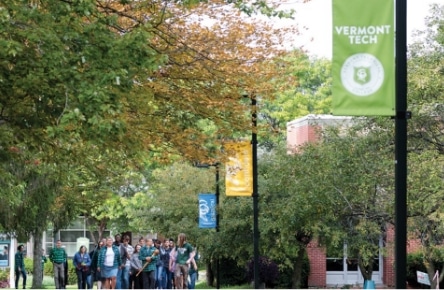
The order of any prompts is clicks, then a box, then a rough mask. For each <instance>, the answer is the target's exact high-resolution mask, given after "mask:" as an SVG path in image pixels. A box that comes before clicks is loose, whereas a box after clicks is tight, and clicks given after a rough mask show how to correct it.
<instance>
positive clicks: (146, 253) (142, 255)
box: [139, 246, 159, 272]
mask: <svg viewBox="0 0 444 290" xmlns="http://www.w3.org/2000/svg"><path fill="white" fill-rule="evenodd" d="M155 250H156V247H154V246H152V247H147V246H143V247H142V249H140V252H139V260H141V261H142V264H143V265H145V263H146V258H147V257H151V262H150V263H149V264H148V266H146V267H145V269H143V271H144V272H150V271H155V270H156V261H157V259H159V256H158V255H153V253H154V251H155Z"/></svg>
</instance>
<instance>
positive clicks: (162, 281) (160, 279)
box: [156, 266, 166, 289]
mask: <svg viewBox="0 0 444 290" xmlns="http://www.w3.org/2000/svg"><path fill="white" fill-rule="evenodd" d="M156 270H157V271H156V283H157V288H159V289H166V277H165V274H166V273H165V267H164V266H157V267H156Z"/></svg>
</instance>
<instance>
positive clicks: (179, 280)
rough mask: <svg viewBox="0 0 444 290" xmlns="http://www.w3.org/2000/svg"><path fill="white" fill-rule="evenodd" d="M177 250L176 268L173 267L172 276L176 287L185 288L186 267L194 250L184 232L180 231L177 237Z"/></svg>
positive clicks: (188, 265) (191, 258) (192, 256)
mask: <svg viewBox="0 0 444 290" xmlns="http://www.w3.org/2000/svg"><path fill="white" fill-rule="evenodd" d="M175 250H176V252H177V257H176V268H175V269H174V278H175V283H176V288H177V289H186V287H187V284H186V281H187V278H188V269H189V267H190V264H191V260H193V258H194V254H195V252H194V250H193V247H192V246H191V245H190V243H188V242H187V236H186V235H185V234H184V233H180V234H179V235H178V237H177V244H176V248H175Z"/></svg>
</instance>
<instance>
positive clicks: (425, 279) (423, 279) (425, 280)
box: [416, 271, 430, 285]
mask: <svg viewBox="0 0 444 290" xmlns="http://www.w3.org/2000/svg"><path fill="white" fill-rule="evenodd" d="M416 277H418V283H421V284H426V285H430V279H429V275H428V274H427V273H424V272H420V271H416Z"/></svg>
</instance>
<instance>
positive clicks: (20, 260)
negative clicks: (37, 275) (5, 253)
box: [14, 245, 26, 289]
mask: <svg viewBox="0 0 444 290" xmlns="http://www.w3.org/2000/svg"><path fill="white" fill-rule="evenodd" d="M24 248H25V247H24V246H23V245H19V246H18V247H17V253H15V267H14V270H15V289H18V283H19V279H20V274H22V276H23V289H26V269H25V258H24V257H23V249H24Z"/></svg>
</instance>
